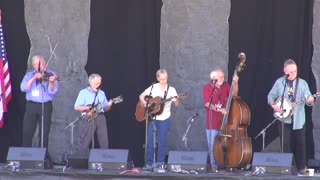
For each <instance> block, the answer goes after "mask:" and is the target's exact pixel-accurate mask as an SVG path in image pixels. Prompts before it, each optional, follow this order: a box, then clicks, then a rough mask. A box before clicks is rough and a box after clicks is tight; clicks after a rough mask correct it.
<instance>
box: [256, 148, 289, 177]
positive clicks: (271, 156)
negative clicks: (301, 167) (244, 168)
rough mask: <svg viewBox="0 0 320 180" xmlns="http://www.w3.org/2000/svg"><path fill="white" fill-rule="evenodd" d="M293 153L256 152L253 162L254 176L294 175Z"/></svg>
mask: <svg viewBox="0 0 320 180" xmlns="http://www.w3.org/2000/svg"><path fill="white" fill-rule="evenodd" d="M292 158H293V154H292V153H277V152H263V153H262V152H255V153H254V154H253V160H252V171H253V173H254V174H264V173H269V174H292V170H293V167H292Z"/></svg>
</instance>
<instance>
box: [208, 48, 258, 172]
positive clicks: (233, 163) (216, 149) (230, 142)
mask: <svg viewBox="0 0 320 180" xmlns="http://www.w3.org/2000/svg"><path fill="white" fill-rule="evenodd" d="M238 58H239V62H238V63H237V66H236V68H235V71H234V75H237V74H238V72H240V71H242V69H243V66H244V63H245V54H244V53H242V52H241V53H239V55H238ZM233 89H234V82H232V84H231V87H230V93H229V96H228V100H227V103H226V105H225V108H226V114H225V115H224V116H223V120H222V122H221V129H220V133H219V134H218V135H217V136H216V137H215V141H214V145H213V154H214V158H215V160H216V163H217V164H218V165H219V166H220V167H226V168H241V167H244V166H246V165H247V164H248V163H250V160H251V157H252V144H251V138H250V137H248V134H247V126H248V125H249V124H250V118H251V114H250V109H249V107H248V105H247V104H246V103H245V102H244V101H243V100H242V99H241V97H239V96H237V95H233Z"/></svg>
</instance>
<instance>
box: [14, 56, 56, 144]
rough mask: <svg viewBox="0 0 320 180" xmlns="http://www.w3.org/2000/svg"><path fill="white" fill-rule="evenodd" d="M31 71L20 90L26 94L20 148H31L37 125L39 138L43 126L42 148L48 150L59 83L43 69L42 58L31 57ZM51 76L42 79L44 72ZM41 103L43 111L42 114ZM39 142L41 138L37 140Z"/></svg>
mask: <svg viewBox="0 0 320 180" xmlns="http://www.w3.org/2000/svg"><path fill="white" fill-rule="evenodd" d="M32 67H33V70H32V71H30V72H27V73H26V74H25V76H24V77H23V79H22V82H21V84H20V89H21V91H22V92H25V93H26V100H27V104H26V111H25V113H24V118H23V133H22V135H23V136H22V146H24V147H31V146H32V138H33V134H34V132H35V130H36V126H37V123H38V125H39V136H40V135H41V133H42V132H41V127H42V126H43V147H45V148H48V139H49V131H50V126H51V115H52V108H53V107H52V101H53V100H54V97H55V95H56V94H57V92H58V88H59V83H58V80H57V78H56V77H57V74H56V73H55V72H53V71H51V70H49V69H45V67H46V62H45V60H44V59H43V57H42V56H39V55H36V56H33V57H32ZM45 71H46V72H48V73H50V74H51V75H52V76H50V77H47V78H46V79H44V78H43V77H42V76H43V74H44V72H45ZM42 103H43V105H44V111H43V114H42ZM42 116H43V125H42V122H41V120H42ZM39 139H40V140H41V137H40V138H39Z"/></svg>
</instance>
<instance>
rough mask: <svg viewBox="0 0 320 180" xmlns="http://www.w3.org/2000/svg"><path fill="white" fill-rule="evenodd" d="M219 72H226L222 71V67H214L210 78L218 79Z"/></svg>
mask: <svg viewBox="0 0 320 180" xmlns="http://www.w3.org/2000/svg"><path fill="white" fill-rule="evenodd" d="M217 72H221V73H223V74H224V72H223V71H222V69H220V68H217V69H214V70H212V71H211V72H210V79H211V80H212V79H216V78H217Z"/></svg>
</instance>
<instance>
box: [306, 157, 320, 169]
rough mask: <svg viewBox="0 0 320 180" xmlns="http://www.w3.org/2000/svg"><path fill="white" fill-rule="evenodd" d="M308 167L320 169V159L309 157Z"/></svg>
mask: <svg viewBox="0 0 320 180" xmlns="http://www.w3.org/2000/svg"><path fill="white" fill-rule="evenodd" d="M308 168H313V169H316V170H319V169H320V159H309V160H308Z"/></svg>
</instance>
